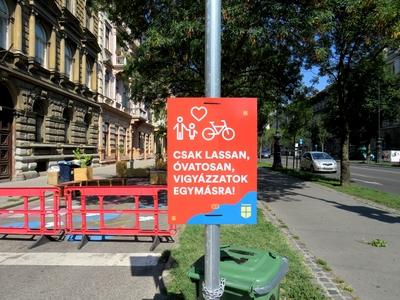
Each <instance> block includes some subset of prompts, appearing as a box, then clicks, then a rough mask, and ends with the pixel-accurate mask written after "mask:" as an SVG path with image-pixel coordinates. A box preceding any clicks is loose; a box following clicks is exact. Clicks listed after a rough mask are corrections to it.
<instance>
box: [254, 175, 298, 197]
mask: <svg viewBox="0 0 400 300" xmlns="http://www.w3.org/2000/svg"><path fill="white" fill-rule="evenodd" d="M272 172H273V176H271V175H270V174H271V173H272ZM304 187H305V184H304V182H302V181H300V180H294V179H293V178H291V177H288V176H287V175H283V174H281V173H279V172H274V171H270V169H266V168H258V200H260V201H265V202H274V201H278V200H280V201H300V200H298V199H294V198H292V197H293V196H297V195H300V194H299V193H297V192H295V191H294V190H296V189H299V188H304ZM291 196H292V197H291Z"/></svg>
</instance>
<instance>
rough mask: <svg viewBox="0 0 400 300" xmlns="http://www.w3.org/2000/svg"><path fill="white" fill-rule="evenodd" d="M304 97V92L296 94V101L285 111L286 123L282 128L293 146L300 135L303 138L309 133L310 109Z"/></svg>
mask: <svg viewBox="0 0 400 300" xmlns="http://www.w3.org/2000/svg"><path fill="white" fill-rule="evenodd" d="M305 95H306V93H305V92H303V93H301V94H298V95H297V97H296V99H295V100H294V101H293V102H292V103H290V104H289V105H288V106H287V107H286V109H285V113H286V116H287V122H286V124H285V125H284V127H285V129H286V130H285V131H286V134H287V136H288V138H289V139H290V140H291V141H292V142H291V143H290V144H293V146H294V143H295V141H296V140H297V138H298V137H299V136H300V135H301V136H302V137H304V136H306V134H307V133H308V132H309V131H310V125H311V120H312V109H311V106H310V103H309V101H308V99H307V98H306V96H305Z"/></svg>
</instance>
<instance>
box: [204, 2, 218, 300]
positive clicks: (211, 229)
mask: <svg viewBox="0 0 400 300" xmlns="http://www.w3.org/2000/svg"><path fill="white" fill-rule="evenodd" d="M205 55H206V57H205V70H206V73H205V83H206V86H205V94H206V97H215V98H217V97H220V96H221V0H207V2H206V51H205ZM205 232H206V245H205V266H204V269H205V271H204V281H205V282H204V285H203V296H204V299H206V300H218V299H219V298H220V297H221V296H222V292H223V290H222V289H221V288H220V277H219V262H220V249H219V236H220V226H219V225H206V228H205Z"/></svg>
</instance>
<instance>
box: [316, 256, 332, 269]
mask: <svg viewBox="0 0 400 300" xmlns="http://www.w3.org/2000/svg"><path fill="white" fill-rule="evenodd" d="M316 263H317V264H319V265H320V266H321V268H322V269H323V270H324V271H326V272H330V271H332V269H331V267H330V266H329V265H328V263H327V262H326V261H325V260H323V259H321V258H318V259H317V260H316Z"/></svg>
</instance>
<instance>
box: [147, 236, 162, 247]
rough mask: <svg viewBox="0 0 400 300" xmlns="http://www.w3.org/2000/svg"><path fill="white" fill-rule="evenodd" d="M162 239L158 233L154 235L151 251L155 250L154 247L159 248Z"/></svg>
mask: <svg viewBox="0 0 400 300" xmlns="http://www.w3.org/2000/svg"><path fill="white" fill-rule="evenodd" d="M160 242H161V240H160V237H159V236H158V235H156V236H155V237H153V243H152V244H151V247H150V251H153V250H154V249H156V248H157V246H158V245H159V244H160Z"/></svg>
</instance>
